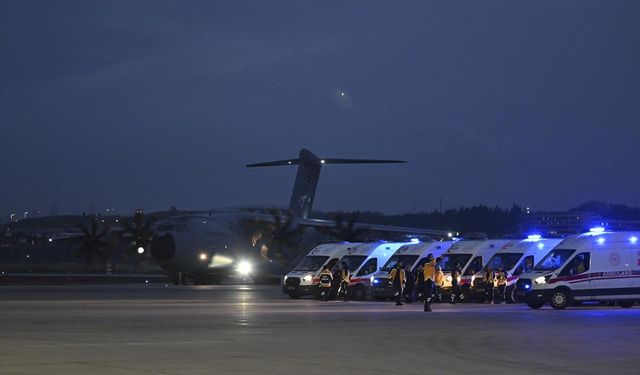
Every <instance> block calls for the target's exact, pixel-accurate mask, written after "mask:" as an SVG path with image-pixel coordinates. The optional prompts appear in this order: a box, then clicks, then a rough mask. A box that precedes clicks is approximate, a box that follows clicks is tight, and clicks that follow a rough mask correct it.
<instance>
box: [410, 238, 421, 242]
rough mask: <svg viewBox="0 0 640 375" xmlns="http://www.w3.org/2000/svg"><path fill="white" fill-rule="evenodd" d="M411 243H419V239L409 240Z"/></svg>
mask: <svg viewBox="0 0 640 375" xmlns="http://www.w3.org/2000/svg"><path fill="white" fill-rule="evenodd" d="M411 242H412V243H418V242H420V240H419V239H417V238H412V239H411Z"/></svg>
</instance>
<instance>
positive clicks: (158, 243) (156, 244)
mask: <svg viewBox="0 0 640 375" xmlns="http://www.w3.org/2000/svg"><path fill="white" fill-rule="evenodd" d="M175 253H176V241H175V240H174V239H173V236H172V235H170V234H168V233H167V234H165V235H163V236H153V239H152V240H151V256H152V257H153V258H154V259H156V260H158V261H160V262H167V261H168V260H169V259H171V258H173V256H174V255H175Z"/></svg>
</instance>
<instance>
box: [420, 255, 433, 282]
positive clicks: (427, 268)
mask: <svg viewBox="0 0 640 375" xmlns="http://www.w3.org/2000/svg"><path fill="white" fill-rule="evenodd" d="M422 275H423V277H424V281H427V280H431V281H436V260H435V259H432V260H431V261H430V262H427V263H425V264H424V266H423V268H422Z"/></svg>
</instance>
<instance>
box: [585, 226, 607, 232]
mask: <svg viewBox="0 0 640 375" xmlns="http://www.w3.org/2000/svg"><path fill="white" fill-rule="evenodd" d="M589 232H591V233H602V232H604V227H594V228H591V229H589Z"/></svg>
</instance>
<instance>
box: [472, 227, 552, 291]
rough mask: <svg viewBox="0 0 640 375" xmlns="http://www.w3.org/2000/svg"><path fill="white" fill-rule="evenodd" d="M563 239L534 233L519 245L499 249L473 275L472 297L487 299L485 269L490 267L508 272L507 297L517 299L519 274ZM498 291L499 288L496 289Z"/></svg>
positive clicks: (529, 268)
mask: <svg viewBox="0 0 640 375" xmlns="http://www.w3.org/2000/svg"><path fill="white" fill-rule="evenodd" d="M560 241H562V239H561V238H542V237H541V236H540V235H537V234H534V235H530V236H528V237H527V239H525V240H522V241H520V242H519V243H518V244H517V245H515V246H512V247H507V248H505V249H500V250H498V251H497V252H496V253H495V254H494V255H493V256H492V257H491V259H489V261H488V262H487V264H486V266H485V267H484V268H483V269H482V271H480V272H477V273H476V274H475V275H473V276H472V277H471V289H470V291H469V292H470V295H471V298H473V299H475V300H478V301H483V300H484V299H485V292H486V287H485V285H484V282H483V277H484V274H485V270H486V269H487V268H489V267H491V268H492V269H493V271H494V272H496V273H497V272H498V269H499V268H500V267H502V269H503V270H504V271H505V272H506V273H507V290H506V298H507V300H508V301H510V302H515V301H516V296H515V293H514V291H515V285H516V281H518V276H520V275H521V274H523V273H525V272H529V271H531V270H532V269H533V266H534V265H535V264H536V262H539V261H540V259H542V257H544V256H545V255H547V254H548V253H549V251H551V249H553V248H554V247H555V246H556V245H558V244H559V243H560ZM494 292H495V293H497V292H498V291H497V289H496V290H494Z"/></svg>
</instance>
